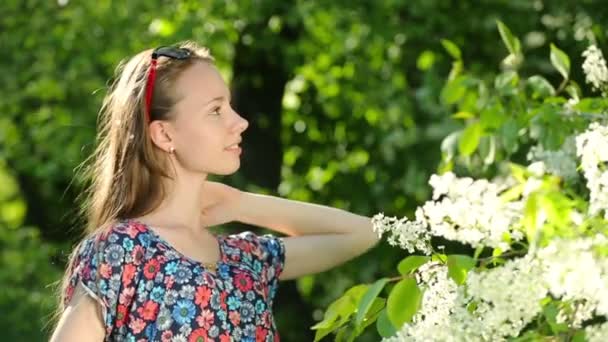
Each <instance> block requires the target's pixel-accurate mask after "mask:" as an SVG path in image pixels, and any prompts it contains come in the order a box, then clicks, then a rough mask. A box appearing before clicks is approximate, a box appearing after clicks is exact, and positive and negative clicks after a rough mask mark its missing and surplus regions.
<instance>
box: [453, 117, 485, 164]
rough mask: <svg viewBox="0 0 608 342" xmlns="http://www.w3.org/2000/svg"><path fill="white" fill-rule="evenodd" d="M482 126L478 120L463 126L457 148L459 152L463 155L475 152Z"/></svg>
mask: <svg viewBox="0 0 608 342" xmlns="http://www.w3.org/2000/svg"><path fill="white" fill-rule="evenodd" d="M481 134H482V127H481V124H480V123H479V122H475V123H473V124H470V125H469V126H467V128H465V130H464V132H463V133H462V136H461V137H460V143H459V144H458V149H459V151H460V154H461V155H463V156H469V155H471V154H473V152H475V150H476V149H477V146H479V140H480V139H481Z"/></svg>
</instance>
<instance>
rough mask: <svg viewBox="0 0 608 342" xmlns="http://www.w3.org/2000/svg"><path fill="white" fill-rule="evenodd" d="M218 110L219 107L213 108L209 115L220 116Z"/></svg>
mask: <svg viewBox="0 0 608 342" xmlns="http://www.w3.org/2000/svg"><path fill="white" fill-rule="evenodd" d="M220 109H221V107H215V108H213V110H212V111H211V114H213V115H220V114H222V113H221V112H220Z"/></svg>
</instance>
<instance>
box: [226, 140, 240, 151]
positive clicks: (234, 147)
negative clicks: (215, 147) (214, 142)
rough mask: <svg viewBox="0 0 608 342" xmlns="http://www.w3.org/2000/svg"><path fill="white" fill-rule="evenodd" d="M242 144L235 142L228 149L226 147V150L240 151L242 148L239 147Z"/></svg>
mask: <svg viewBox="0 0 608 342" xmlns="http://www.w3.org/2000/svg"><path fill="white" fill-rule="evenodd" d="M240 143H241V140H239V141H237V142H235V143H234V144H232V145H229V146H228V147H226V150H229V151H232V150H238V149H240V146H239V144H240Z"/></svg>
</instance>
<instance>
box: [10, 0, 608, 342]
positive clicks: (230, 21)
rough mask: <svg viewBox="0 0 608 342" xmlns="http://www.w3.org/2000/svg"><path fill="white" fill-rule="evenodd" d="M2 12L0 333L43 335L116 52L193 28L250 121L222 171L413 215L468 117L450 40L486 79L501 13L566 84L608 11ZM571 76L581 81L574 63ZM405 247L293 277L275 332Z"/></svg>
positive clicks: (381, 270) (309, 197)
mask: <svg viewBox="0 0 608 342" xmlns="http://www.w3.org/2000/svg"><path fill="white" fill-rule="evenodd" d="M0 13H1V14H2V16H1V17H0V47H1V48H2V51H3V53H2V58H0V71H1V72H0V90H1V93H2V96H0V113H1V115H0V286H1V287H2V289H3V291H2V292H0V313H1V315H0V329H2V331H4V332H5V333H4V337H6V340H28V341H30V340H31V341H34V340H44V339H46V338H47V337H48V333H49V331H48V329H45V325H46V324H47V322H48V320H49V315H50V312H51V311H52V308H53V305H54V301H55V300H54V298H53V297H52V293H53V290H54V285H53V283H54V282H56V281H57V280H59V278H60V276H61V272H62V268H63V267H64V262H65V256H66V255H67V253H68V251H69V248H70V246H72V244H73V243H74V242H75V241H76V239H77V238H78V236H79V233H80V230H81V225H78V224H77V223H76V222H74V220H73V218H74V215H75V208H76V207H77V206H78V203H77V202H76V197H77V195H78V194H79V193H80V191H81V190H82V189H81V188H80V187H79V186H80V184H79V182H78V180H74V179H73V176H74V168H75V167H76V166H77V165H78V164H79V163H80V162H82V160H83V159H84V158H86V157H87V156H88V155H89V153H90V152H91V150H92V147H93V143H94V133H95V122H96V121H95V120H96V114H97V111H98V110H99V107H100V102H101V99H102V97H103V95H104V93H105V89H106V86H107V84H108V80H109V79H110V78H111V76H112V73H113V69H114V68H115V66H116V64H117V63H118V62H119V61H120V60H121V59H122V58H124V57H127V56H130V55H132V54H134V53H136V52H137V51H139V50H142V49H145V48H149V47H154V46H157V45H164V44H170V43H172V42H175V41H180V40H185V39H193V40H196V41H198V42H201V43H202V44H204V45H206V46H208V47H209V48H210V49H211V51H212V53H213V54H214V56H215V57H216V60H217V64H218V65H219V67H220V69H221V70H222V72H223V73H224V75H225V76H226V78H227V79H228V80H230V81H231V83H232V85H233V89H234V92H235V100H236V106H237V110H239V111H240V112H241V113H242V114H243V115H244V116H245V117H246V118H247V119H248V120H250V122H251V126H250V130H249V131H248V132H247V133H246V135H245V146H244V150H245V155H244V160H243V169H242V172H239V173H238V174H237V175H235V176H233V177H230V178H227V179H224V180H223V181H226V182H228V183H230V184H234V185H236V186H238V187H240V188H242V189H245V190H250V191H260V192H265V193H271V194H276V195H281V196H285V197H289V198H293V199H298V200H305V201H312V202H316V203H322V204H327V205H332V206H337V207H341V208H344V209H347V210H351V211H354V212H357V213H361V214H365V215H369V216H371V215H373V214H375V213H377V212H380V211H383V212H385V213H387V215H403V214H410V211H411V210H412V208H414V207H415V205H416V204H418V203H420V202H422V201H424V200H425V199H427V198H428V195H429V188H428V186H427V184H426V181H427V179H428V176H429V175H430V174H431V173H432V172H434V171H435V170H436V169H437V166H438V164H439V162H440V160H441V155H440V148H439V146H440V143H441V141H442V140H443V138H444V137H445V136H446V135H448V134H449V133H450V132H453V131H455V130H457V129H459V128H462V127H463V123H462V122H461V121H459V120H455V119H453V118H451V114H453V113H452V112H451V111H452V107H451V103H450V100H449V97H448V98H446V97H445V96H446V95H445V92H444V96H441V94H442V90H443V88H444V85H445V83H446V80H447V79H448V77H449V73H450V70H453V69H452V68H453V66H454V65H453V63H454V58H453V56H450V55H449V54H448V53H446V52H445V51H446V50H445V49H444V46H443V45H442V43H441V40H442V39H449V40H450V41H452V42H453V43H455V44H456V45H457V46H459V47H461V50H462V54H463V56H462V60H464V61H465V63H466V68H467V70H469V71H470V72H472V73H475V75H478V77H480V78H482V79H483V77H484V75H485V76H486V77H488V78H490V77H492V75H494V74H495V73H496V65H497V64H498V63H499V62H500V61H501V60H502V59H503V58H504V56H505V55H506V54H508V52H507V51H506V49H505V48H504V47H503V44H502V42H501V40H500V35H499V33H498V31H497V30H496V20H501V21H502V22H504V23H505V24H506V25H507V26H508V27H509V28H510V29H511V31H512V32H514V33H515V34H516V35H517V36H518V37H520V38H521V41H522V42H521V44H522V49H523V50H524V51H525V55H526V63H525V65H524V66H523V68H524V70H522V72H526V73H528V74H535V73H538V74H542V75H543V76H544V77H546V78H547V79H548V80H549V81H551V83H553V84H559V81H560V80H561V75H560V74H559V72H557V71H556V70H555V69H554V68H553V67H552V66H551V64H550V61H549V60H548V58H547V56H548V51H549V45H550V43H554V44H556V45H557V46H559V47H560V49H561V50H563V51H564V52H566V53H567V54H568V55H569V56H570V59H571V63H572V65H573V66H574V65H580V64H581V57H580V53H581V52H582V51H583V50H584V49H585V48H586V47H587V45H588V43H589V41H588V38H589V36H588V34H587V32H592V33H593V35H594V37H595V39H597V43H598V45H599V46H600V47H601V46H603V45H604V46H605V43H606V31H605V28H604V27H602V26H600V23H604V22H606V20H607V19H608V7H606V6H605V4H602V1H599V0H598V1H591V0H578V1H540V0H537V1H528V0H516V1H502V0H497V1H443V0H411V1H398V0H379V1H373V2H372V1H346V0H336V1H331V2H330V1H305V0H300V1H297V0H296V1H278V0H265V1H262V0H258V1H254V0H249V1H246V0H241V1H224V0H203V1H195V0H183V1H161V0H153V1H142V0H130V1H109V0H100V1H92V0H90V1H89V0H83V1H73V2H69V1H67V0H62V1H57V2H51V1H42V0H33V1H27V0H5V1H2V3H1V4H0ZM571 78H572V79H573V80H575V81H577V82H578V83H579V84H582V83H583V78H582V75H581V71H580V68H574V67H573V68H572V71H571ZM234 228H238V227H234ZM403 256H404V255H403V251H398V250H396V249H393V248H388V247H387V246H386V245H381V246H379V247H378V248H376V249H374V250H373V251H371V252H370V253H368V254H366V255H365V256H363V257H361V258H358V259H356V260H353V261H352V262H349V263H347V264H345V265H343V266H342V267H339V268H336V269H334V270H331V271H328V272H325V273H323V274H319V275H315V276H310V277H304V278H302V279H299V280H297V281H290V282H285V283H283V284H282V286H281V289H280V291H279V298H278V300H277V305H276V307H275V313H276V316H277V324H278V326H279V330H280V331H281V334H282V336H283V339H284V340H286V341H311V340H312V339H313V338H314V332H313V331H311V330H310V326H312V325H313V324H315V322H316V321H318V320H320V319H321V318H322V317H323V312H324V310H325V308H326V307H327V305H328V304H329V303H331V302H332V301H333V300H335V299H336V298H337V297H339V296H340V295H341V294H342V293H344V291H345V289H347V288H349V287H351V286H352V285H354V284H358V283H366V282H371V281H373V280H375V279H377V278H379V277H380V276H384V275H387V274H391V272H394V271H393V268H394V265H395V264H396V263H397V262H398V260H401V258H403ZM377 339H378V336H377V334H376V333H375V332H374V331H369V332H367V333H365V334H364V335H362V337H360V340H362V341H364V340H365V341H374V340H377Z"/></svg>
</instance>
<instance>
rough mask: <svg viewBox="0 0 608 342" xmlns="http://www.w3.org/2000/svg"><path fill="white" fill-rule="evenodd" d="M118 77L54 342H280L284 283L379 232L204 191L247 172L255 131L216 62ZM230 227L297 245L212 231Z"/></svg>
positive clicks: (169, 61)
mask: <svg viewBox="0 0 608 342" xmlns="http://www.w3.org/2000/svg"><path fill="white" fill-rule="evenodd" d="M117 71H118V73H117V79H116V81H115V83H114V84H113V86H112V87H111V89H110V91H109V93H108V95H107V96H106V98H105V100H104V104H103V107H102V111H101V117H100V130H99V137H98V139H99V141H98V142H99V143H98V146H97V149H96V152H95V154H94V155H93V158H92V160H93V163H92V164H91V167H89V169H88V171H89V174H90V177H91V179H92V183H91V187H90V189H89V192H88V201H87V202H86V204H85V207H84V209H85V211H86V214H87V217H88V227H87V230H86V231H87V235H86V236H85V237H84V238H83V240H82V241H81V242H80V244H79V245H77V246H76V247H75V248H74V251H73V252H72V255H71V257H70V260H69V262H68V268H67V270H66V273H65V277H64V279H63V286H62V289H61V298H60V305H59V315H60V318H59V320H58V323H57V326H56V328H55V330H54V332H53V334H52V337H51V340H52V341H102V340H106V341H112V340H129V341H152V340H154V341H195V340H196V341H198V340H200V341H207V340H212V341H233V340H236V341H278V340H279V334H278V332H277V330H276V327H275V324H274V318H273V315H272V302H273V298H274V295H275V293H276V290H277V286H278V281H279V280H286V279H294V278H297V277H300V276H303V275H307V274H313V273H317V272H321V271H324V270H327V269H329V268H332V267H335V266H337V265H340V264H342V263H344V262H346V261H348V260H350V259H352V258H354V257H355V256H358V255H360V254H362V253H363V252H365V251H366V250H367V249H369V248H371V247H372V246H373V245H374V244H375V243H376V242H377V237H376V235H375V233H374V232H373V231H372V225H371V220H370V219H369V218H368V217H365V216H359V215H355V214H352V213H349V212H346V211H343V210H338V209H334V208H329V207H325V206H320V205H314V204H308V203H303V202H297V201H291V200H286V199H281V198H277V197H272V196H265V195H257V194H253V193H248V192H243V191H239V190H238V189H235V188H233V187H229V186H227V185H224V184H221V183H217V182H211V181H208V180H206V178H207V175H209V174H215V175H229V174H232V173H234V172H236V171H237V170H238V168H239V165H240V159H239V156H240V153H241V148H240V147H239V143H240V142H241V139H242V138H241V134H242V133H243V131H245V130H246V129H247V126H248V122H247V121H246V120H245V119H243V118H242V117H241V116H240V115H239V114H238V113H236V112H235V111H234V109H233V108H232V107H231V105H230V92H229V90H228V87H227V86H226V84H225V82H224V81H223V80H222V77H221V76H220V74H219V73H218V70H217V69H216V68H215V67H214V65H213V59H212V57H211V56H210V55H209V53H208V51H207V50H206V49H204V48H201V47H199V46H197V45H196V44H194V43H192V42H186V43H182V44H180V45H178V46H174V47H161V48H158V49H155V50H154V51H150V50H147V51H144V52H141V53H139V54H138V55H136V56H135V57H133V58H131V59H130V60H129V61H128V62H127V63H126V64H121V65H120V66H119V68H118V70H117ZM230 221H240V222H243V223H247V224H251V225H255V226H260V227H265V228H268V229H271V230H274V231H277V232H279V233H283V234H285V235H287V237H285V238H279V237H275V236H273V235H271V234H266V235H262V236H259V235H255V234H253V233H251V232H249V231H247V232H243V233H240V234H233V235H227V236H223V235H218V236H215V235H213V234H211V233H210V232H209V231H208V230H207V228H208V227H212V226H215V225H219V224H223V223H226V222H230Z"/></svg>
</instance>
